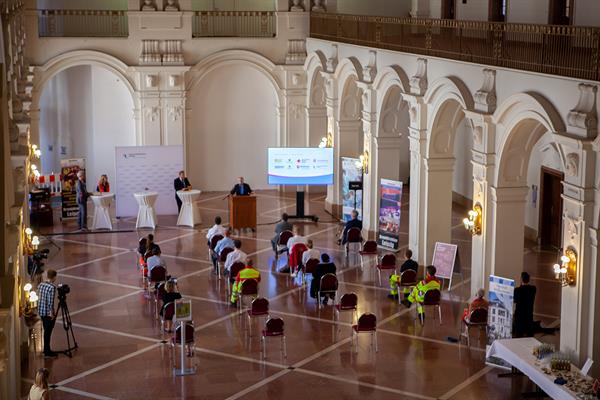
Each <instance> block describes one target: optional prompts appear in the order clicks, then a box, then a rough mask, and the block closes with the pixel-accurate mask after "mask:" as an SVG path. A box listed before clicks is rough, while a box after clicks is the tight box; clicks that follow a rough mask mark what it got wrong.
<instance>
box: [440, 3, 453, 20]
mask: <svg viewBox="0 0 600 400" xmlns="http://www.w3.org/2000/svg"><path fill="white" fill-rule="evenodd" d="M455 8H456V4H455V2H454V0H442V19H454V18H455V13H454V11H455Z"/></svg>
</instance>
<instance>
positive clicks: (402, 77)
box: [373, 65, 410, 132]
mask: <svg viewBox="0 0 600 400" xmlns="http://www.w3.org/2000/svg"><path fill="white" fill-rule="evenodd" d="M394 88H398V90H399V91H400V93H401V94H403V93H410V83H409V79H408V75H406V72H404V70H403V69H402V68H400V67H399V66H398V65H392V66H387V67H385V68H383V69H382V70H381V71H379V73H378V74H377V77H375V80H374V81H373V89H375V91H376V93H377V127H378V132H379V131H380V129H381V126H382V120H383V118H384V107H385V105H386V102H387V101H388V99H389V96H390V94H391V90H392V89H394ZM400 101H401V102H402V101H403V100H402V98H400Z"/></svg>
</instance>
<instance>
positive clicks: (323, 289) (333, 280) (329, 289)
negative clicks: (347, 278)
mask: <svg viewBox="0 0 600 400" xmlns="http://www.w3.org/2000/svg"><path fill="white" fill-rule="evenodd" d="M337 290H338V279H337V276H335V275H334V274H325V275H323V276H322V277H321V284H320V285H319V291H318V292H317V302H318V303H319V308H321V304H322V303H321V295H324V294H331V293H333V304H335V298H336V295H337Z"/></svg>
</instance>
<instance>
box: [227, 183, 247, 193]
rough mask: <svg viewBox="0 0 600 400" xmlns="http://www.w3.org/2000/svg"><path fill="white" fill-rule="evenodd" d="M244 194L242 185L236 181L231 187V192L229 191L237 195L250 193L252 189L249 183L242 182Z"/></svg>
mask: <svg viewBox="0 0 600 400" xmlns="http://www.w3.org/2000/svg"><path fill="white" fill-rule="evenodd" d="M243 185H244V194H242V186H241V185H240V184H239V183H238V184H236V185H235V186H234V187H233V189H231V192H229V193H230V194H235V195H238V196H248V195H250V193H252V189H251V188H250V185H248V184H247V183H244V184H243Z"/></svg>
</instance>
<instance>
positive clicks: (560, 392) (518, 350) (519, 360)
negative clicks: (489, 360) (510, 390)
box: [487, 338, 577, 400]
mask: <svg viewBox="0 0 600 400" xmlns="http://www.w3.org/2000/svg"><path fill="white" fill-rule="evenodd" d="M540 344H541V342H540V341H539V340H537V339H535V338H521V339H500V340H495V341H494V342H493V343H492V345H491V346H490V348H489V350H488V352H487V356H488V357H490V356H493V357H498V358H501V359H502V360H504V361H506V362H507V363H509V364H510V365H512V366H513V367H515V368H516V369H518V370H519V371H521V372H522V373H524V374H525V375H527V377H529V379H531V381H532V382H533V383H535V384H536V385H537V386H538V387H539V388H540V389H541V390H543V391H544V392H545V393H546V394H547V395H548V396H550V397H551V398H553V399H557V400H563V399H564V400H568V399H576V398H577V396H576V394H575V393H573V392H572V391H570V390H569V389H567V388H566V387H565V386H564V385H563V386H561V385H557V384H555V383H554V379H556V377H555V376H553V375H548V374H545V373H544V371H542V369H541V368H540V366H539V365H536V364H539V360H538V359H537V358H536V357H535V356H534V355H533V348H534V347H535V346H538V345H540ZM571 369H572V370H574V369H576V367H574V366H571Z"/></svg>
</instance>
